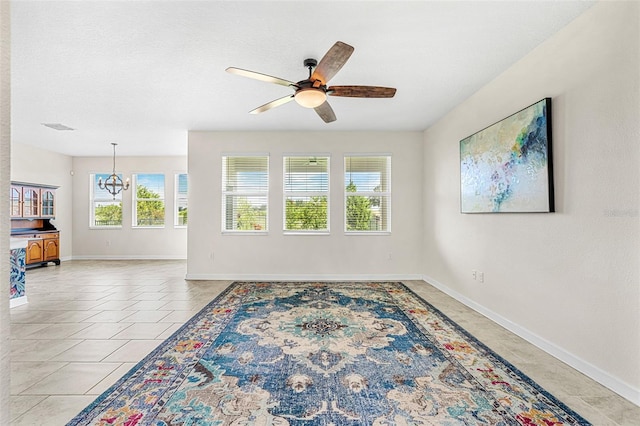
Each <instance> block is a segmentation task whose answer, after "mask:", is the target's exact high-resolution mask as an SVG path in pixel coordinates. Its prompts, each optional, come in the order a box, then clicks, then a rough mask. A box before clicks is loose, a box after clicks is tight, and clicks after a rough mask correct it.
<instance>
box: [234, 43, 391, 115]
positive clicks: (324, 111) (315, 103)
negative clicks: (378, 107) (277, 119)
mask: <svg viewBox="0 0 640 426" xmlns="http://www.w3.org/2000/svg"><path fill="white" fill-rule="evenodd" d="M353 50H354V49H353V47H352V46H349V45H348V44H346V43H343V42H341V41H338V42H336V43H335V44H334V45H333V46H332V47H331V49H329V51H328V52H327V53H326V54H325V55H324V56H323V58H322V59H321V60H320V62H318V61H316V60H315V59H305V60H304V66H305V67H306V68H308V69H309V78H307V79H306V80H300V81H298V82H297V83H294V82H293V81H289V80H285V79H282V78H278V77H272V76H270V75H267V74H262V73H259V72H255V71H249V70H244V69H241V68H235V67H229V68H227V72H229V73H231V74H237V75H241V76H243V77H249V78H254V79H256V80H261V81H266V82H267V83H274V84H280V85H282V86H288V87H292V88H293V89H294V90H295V92H294V93H293V94H291V95H288V96H285V97H282V98H279V99H276V100H275V101H271V102H269V103H267V104H264V105H262V106H259V107H258V108H256V109H254V110H252V111H249V113H250V114H258V113H261V112H265V111H268V110H270V109H271V108H275V107H277V106H280V105H284V104H286V103H287V102H290V101H293V100H295V101H296V102H297V103H298V104H299V105H301V106H303V107H305V108H313V109H314V110H315V111H316V112H317V113H318V115H319V116H320V118H322V119H323V120H324V122H325V123H331V122H332V121H335V120H336V115H335V113H334V112H333V109H332V108H331V105H329V102H327V95H329V96H343V97H349V98H392V97H393V96H394V95H395V94H396V89H395V88H392V87H380V86H329V87H327V82H328V81H329V80H330V79H331V78H332V77H333V76H334V75H336V73H337V72H338V71H340V69H341V68H342V66H343V65H344V64H345V63H346V62H347V60H348V59H349V57H350V56H351V54H352V53H353ZM314 68H315V69H314Z"/></svg>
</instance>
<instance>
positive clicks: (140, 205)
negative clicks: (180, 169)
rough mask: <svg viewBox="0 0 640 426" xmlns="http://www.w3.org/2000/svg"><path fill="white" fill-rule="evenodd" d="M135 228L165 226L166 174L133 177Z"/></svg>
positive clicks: (143, 174)
mask: <svg viewBox="0 0 640 426" xmlns="http://www.w3.org/2000/svg"><path fill="white" fill-rule="evenodd" d="M133 187H134V188H135V191H134V193H133V224H132V226H133V227H137V228H157V227H163V226H164V211H165V206H164V174H161V173H138V174H134V175H133Z"/></svg>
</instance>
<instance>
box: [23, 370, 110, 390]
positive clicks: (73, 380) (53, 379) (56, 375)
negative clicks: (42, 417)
mask: <svg viewBox="0 0 640 426" xmlns="http://www.w3.org/2000/svg"><path fill="white" fill-rule="evenodd" d="M118 367H120V363H108V362H91V363H82V362H71V363H68V364H67V365H65V366H64V367H62V368H60V369H59V370H56V371H55V372H53V373H51V374H49V375H48V376H47V377H45V378H44V379H42V380H40V381H39V382H37V383H35V384H33V385H32V386H30V387H29V388H27V389H25V390H24V391H23V392H22V395H77V394H84V393H85V392H87V391H88V390H89V389H91V388H92V387H94V386H95V385H97V384H98V383H100V382H101V381H102V380H104V378H105V377H107V376H108V375H109V374H111V373H112V372H113V371H114V370H115V369H116V368H118Z"/></svg>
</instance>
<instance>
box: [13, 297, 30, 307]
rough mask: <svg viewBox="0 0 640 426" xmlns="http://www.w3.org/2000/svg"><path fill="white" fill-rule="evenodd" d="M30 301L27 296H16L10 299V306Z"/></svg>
mask: <svg viewBox="0 0 640 426" xmlns="http://www.w3.org/2000/svg"><path fill="white" fill-rule="evenodd" d="M27 303H29V301H28V300H27V296H20V297H14V298H13V299H10V300H9V308H15V307H16V306H22V305H24V304H27Z"/></svg>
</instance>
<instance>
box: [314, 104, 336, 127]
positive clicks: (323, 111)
mask: <svg viewBox="0 0 640 426" xmlns="http://www.w3.org/2000/svg"><path fill="white" fill-rule="evenodd" d="M314 110H315V111H316V112H317V113H318V115H319V116H320V118H322V120H324V122H325V123H331V122H332V121H336V114H335V113H334V112H333V108H331V105H329V102H327V101H324V103H323V104H322V105H320V106H319V107H315V108H314Z"/></svg>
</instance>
